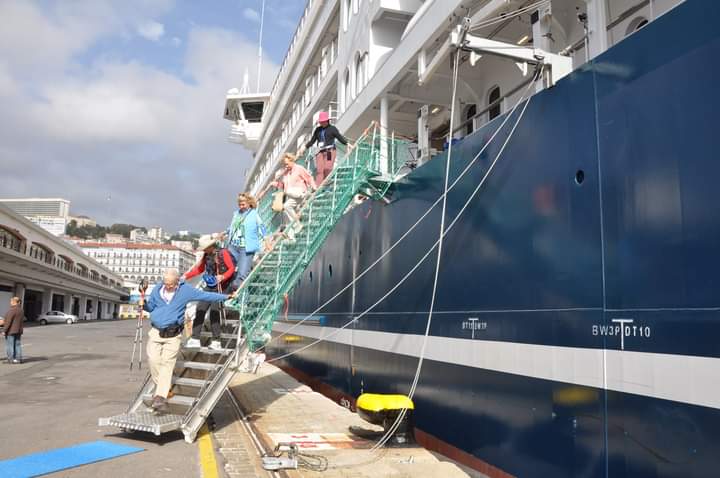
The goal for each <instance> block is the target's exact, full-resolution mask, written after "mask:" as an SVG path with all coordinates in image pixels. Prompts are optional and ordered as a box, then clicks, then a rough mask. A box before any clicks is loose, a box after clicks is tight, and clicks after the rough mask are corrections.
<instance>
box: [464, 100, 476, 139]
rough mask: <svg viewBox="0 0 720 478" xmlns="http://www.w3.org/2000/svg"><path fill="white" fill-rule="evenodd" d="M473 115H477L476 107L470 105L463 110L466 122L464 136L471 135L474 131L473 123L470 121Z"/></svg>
mask: <svg viewBox="0 0 720 478" xmlns="http://www.w3.org/2000/svg"><path fill="white" fill-rule="evenodd" d="M475 113H477V106H476V105H470V106H468V107H467V110H465V121H467V124H466V125H465V134H466V135H468V134H470V133H472V132H473V130H474V129H475V124H474V123H475V121H474V120H473V119H472V118H473V116H475Z"/></svg>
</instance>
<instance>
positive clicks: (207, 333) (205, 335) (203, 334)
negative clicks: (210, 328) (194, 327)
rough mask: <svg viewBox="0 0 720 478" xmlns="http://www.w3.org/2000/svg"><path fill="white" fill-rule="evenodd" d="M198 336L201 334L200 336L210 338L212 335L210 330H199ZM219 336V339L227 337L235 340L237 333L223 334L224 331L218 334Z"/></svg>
mask: <svg viewBox="0 0 720 478" xmlns="http://www.w3.org/2000/svg"><path fill="white" fill-rule="evenodd" d="M200 336H201V337H209V338H212V336H213V335H212V332H200ZM220 338H221V339H227V340H236V339H237V334H225V333H223V334H220Z"/></svg>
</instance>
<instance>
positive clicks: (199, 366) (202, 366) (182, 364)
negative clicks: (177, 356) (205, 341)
mask: <svg viewBox="0 0 720 478" xmlns="http://www.w3.org/2000/svg"><path fill="white" fill-rule="evenodd" d="M220 367H222V364H216V363H207V362H186V361H183V360H178V361H177V362H175V368H176V369H178V368H180V369H182V368H191V369H195V370H209V371H212V370H215V369H217V368H220Z"/></svg>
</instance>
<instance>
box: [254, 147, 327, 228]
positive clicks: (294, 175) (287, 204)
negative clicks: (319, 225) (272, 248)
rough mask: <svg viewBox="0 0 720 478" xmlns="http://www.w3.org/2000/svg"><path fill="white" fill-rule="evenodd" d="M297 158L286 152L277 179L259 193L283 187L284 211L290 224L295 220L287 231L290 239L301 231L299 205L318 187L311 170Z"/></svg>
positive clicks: (261, 194) (263, 193)
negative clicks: (299, 162) (304, 166)
mask: <svg viewBox="0 0 720 478" xmlns="http://www.w3.org/2000/svg"><path fill="white" fill-rule="evenodd" d="M296 159H297V158H296V157H295V155H294V154H290V153H286V154H285V156H284V157H283V163H284V165H285V166H284V167H283V168H282V169H281V170H279V171H278V172H277V173H275V181H273V182H271V183H270V184H268V186H267V187H266V188H265V189H264V190H263V191H262V192H261V193H260V194H259V197H262V196H264V195H265V193H266V192H267V190H268V189H269V188H270V187H276V188H277V189H281V190H282V191H283V192H284V193H285V197H284V203H283V213H284V214H285V217H286V218H287V221H288V224H289V223H291V222H293V221H295V225H294V227H293V228H286V233H287V235H288V238H289V239H290V240H294V239H295V234H296V233H298V232H300V230H301V229H302V225H301V224H300V221H298V212H297V206H298V204H300V203H301V202H302V200H303V199H305V197H306V196H307V195H308V194H309V193H311V192H313V191H315V190H316V189H317V185H316V184H315V180H314V179H313V177H312V175H311V174H310V172H309V171H308V170H307V169H305V168H303V167H302V166H300V165H299V164H296V163H295V160H296Z"/></svg>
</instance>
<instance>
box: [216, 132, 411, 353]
mask: <svg viewBox="0 0 720 478" xmlns="http://www.w3.org/2000/svg"><path fill="white" fill-rule="evenodd" d="M407 146H408V143H407V142H406V141H404V140H399V139H395V138H394V137H390V136H382V135H380V134H379V127H377V126H372V125H371V127H370V128H368V130H367V132H366V133H365V134H363V136H362V137H361V138H360V139H359V140H358V141H357V142H356V143H355V147H354V148H353V149H352V150H351V151H350V152H349V153H347V152H345V151H342V152H340V151H339V152H338V157H337V160H336V166H335V168H334V169H333V171H332V173H331V174H330V176H328V177H327V178H326V179H325V181H324V182H323V184H322V185H320V187H319V188H318V190H317V191H316V192H315V193H314V194H312V195H310V196H309V197H308V198H307V199H306V200H305V201H304V202H303V204H301V206H300V219H299V221H297V222H298V223H299V224H296V223H295V222H294V223H291V224H289V225H287V226H286V232H287V230H288V229H290V228H301V229H300V230H299V231H298V232H297V233H296V234H295V240H294V241H293V240H290V239H288V238H287V237H285V236H282V239H281V240H280V241H278V242H277V243H276V244H275V247H274V248H273V250H272V251H270V252H268V253H267V254H265V256H264V257H263V258H262V259H261V260H260V262H259V263H258V264H257V265H256V266H255V268H254V269H253V270H252V272H251V273H250V274H249V275H248V277H247V278H246V279H245V281H244V282H243V285H242V286H241V288H240V289H239V290H238V292H237V293H236V294H235V296H234V297H232V298H231V299H229V300H228V301H227V302H226V303H225V305H226V306H227V307H229V308H231V309H233V310H236V311H238V312H239V314H240V322H241V324H242V328H241V330H239V332H243V336H244V338H245V340H246V341H247V345H249V348H250V350H252V351H255V350H257V349H258V348H259V347H261V346H263V345H264V344H265V343H267V342H268V341H269V340H270V337H271V336H270V332H271V330H272V325H273V322H274V321H275V318H276V317H277V314H278V312H279V310H280V308H281V307H282V305H283V304H284V297H285V295H286V294H288V293H289V292H290V291H291V290H292V289H293V288H294V287H295V285H296V284H297V282H298V280H299V279H300V277H301V276H302V274H303V272H304V271H305V268H306V267H307V265H308V264H309V263H310V261H311V260H312V258H313V257H314V256H315V254H316V253H317V252H318V251H319V250H320V248H321V247H322V246H323V243H324V242H325V239H326V238H327V237H328V235H329V234H330V233H331V232H332V230H333V228H334V227H335V224H337V222H338V221H339V220H340V218H341V217H342V216H343V214H344V213H345V211H346V210H347V209H348V207H349V206H350V205H351V204H352V202H353V198H354V196H355V195H356V194H358V193H359V192H361V193H362V194H365V195H367V196H371V197H373V198H374V199H379V198H381V197H383V196H384V195H385V194H386V192H387V190H388V188H389V187H390V186H391V184H392V180H393V178H394V177H395V175H396V174H397V173H398V171H399V170H400V168H402V167H403V166H404V165H405V162H406V160H407V159H408V148H407ZM308 158H309V156H306V157H305V159H308ZM385 158H387V160H385ZM383 166H384V167H383ZM383 169H384V171H383ZM261 207H262V206H260V205H259V207H258V209H259V214H260V216H261V218H262V219H263V220H264V222H265V224H268V225H270V224H272V222H273V221H271V219H272V211H271V210H270V208H269V206H268V207H267V208H266V210H263V209H261ZM280 214H282V213H280ZM263 216H264V217H263ZM274 229H276V228H271V231H272V230H274ZM239 342H240V341H238V343H239Z"/></svg>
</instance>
